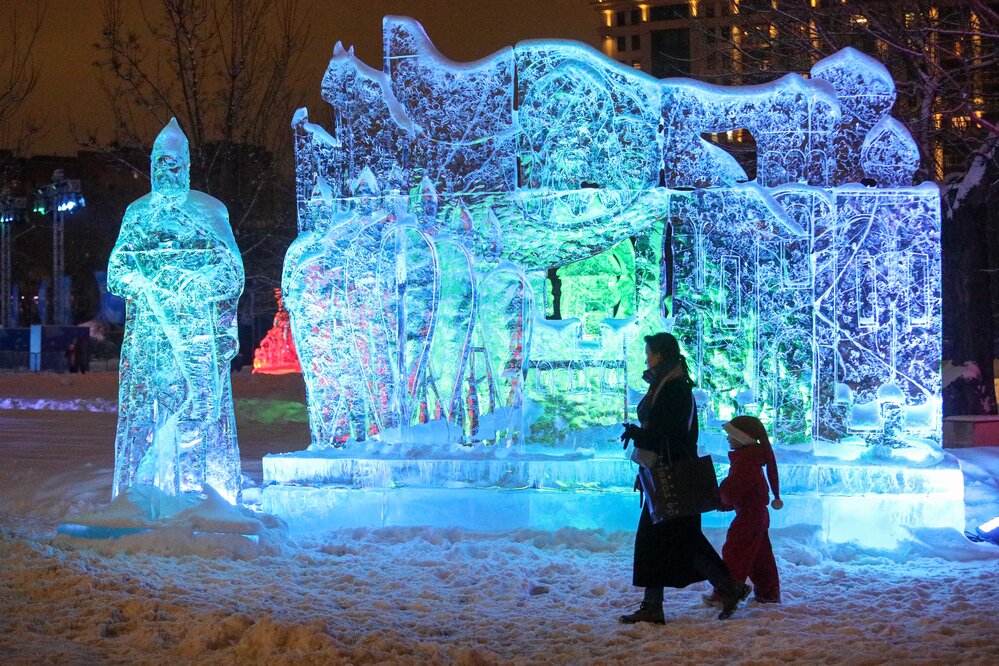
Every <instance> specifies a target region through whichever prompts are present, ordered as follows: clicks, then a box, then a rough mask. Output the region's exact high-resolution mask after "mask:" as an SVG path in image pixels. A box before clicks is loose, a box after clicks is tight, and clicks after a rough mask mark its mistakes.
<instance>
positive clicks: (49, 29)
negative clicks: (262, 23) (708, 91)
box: [5, 0, 597, 155]
mask: <svg viewBox="0 0 999 666" xmlns="http://www.w3.org/2000/svg"><path fill="white" fill-rule="evenodd" d="M5 1H6V0H5ZM29 2H38V3H40V4H45V5H46V6H47V8H48V9H47V13H46V17H45V24H44V26H43V29H42V33H41V35H40V36H39V41H38V43H37V46H36V49H35V61H36V65H37V66H38V68H39V70H40V76H39V81H38V86H37V87H36V89H35V91H34V92H33V93H32V95H31V97H29V99H28V101H27V102H26V103H25V105H24V107H23V108H22V111H21V113H20V114H19V117H18V118H15V122H18V121H19V120H20V119H21V118H23V117H26V116H27V117H30V118H32V119H33V120H34V122H36V123H38V124H40V125H42V127H43V132H44V136H42V137H41V138H40V139H38V140H37V141H36V142H35V144H34V145H33V147H32V148H33V150H32V152H33V153H34V154H59V155H68V154H74V153H75V152H76V151H77V150H78V149H79V146H78V145H77V144H76V142H75V141H74V139H73V136H72V134H71V132H70V124H71V123H75V124H76V125H77V126H78V127H79V128H80V130H82V131H89V130H97V131H98V132H99V135H100V136H102V137H104V138H107V137H108V124H109V123H110V122H111V116H110V114H109V113H108V112H107V110H106V109H107V104H108V102H107V100H106V98H105V97H104V95H103V93H102V91H101V90H100V89H99V87H98V86H97V83H96V74H97V71H96V69H95V68H94V67H92V66H91V63H92V62H93V61H94V60H95V59H96V56H97V52H96V51H95V50H94V48H93V44H94V43H95V42H97V41H98V39H99V38H100V28H101V6H102V3H101V1H100V0H28V2H24V3H23V5H22V8H23V9H22V10H21V11H22V12H23V11H24V9H27V8H29V7H30V5H29ZM154 2H155V0H146V4H147V5H152V4H153V3H154ZM300 2H301V4H302V7H303V10H305V11H308V12H309V15H310V16H311V17H312V21H311V25H312V32H311V35H310V37H311V43H310V45H309V48H308V50H307V51H305V53H304V56H303V62H304V64H305V66H306V67H307V68H308V71H307V76H306V80H307V81H311V82H313V83H312V84H311V85H312V86H313V88H312V90H306V91H303V92H302V95H303V96H302V101H301V104H302V105H307V106H309V107H310V108H315V107H316V106H317V105H318V104H321V103H323V102H321V100H320V98H319V85H320V81H321V79H322V74H323V71H324V69H325V68H326V64H327V63H328V61H329V57H330V55H331V54H332V52H333V45H334V44H335V43H336V41H337V40H341V41H342V42H343V43H344V45H345V46H350V45H354V47H355V53H356V54H357V56H358V57H359V58H360V59H361V60H363V61H364V62H365V63H367V64H368V65H370V66H372V67H375V68H376V69H381V66H382V42H381V39H382V36H381V35H382V33H381V20H382V17H383V16H384V15H386V14H395V15H402V16H411V17H413V18H415V19H417V20H418V21H420V22H421V23H422V24H423V27H424V28H425V29H426V31H427V34H428V35H429V37H430V39H431V40H432V41H433V42H434V44H435V45H436V46H437V48H438V49H440V51H441V52H442V53H443V54H444V55H445V56H447V57H448V58H451V59H452V60H457V61H467V60H476V59H478V58H482V57H484V56H487V55H489V54H490V53H493V52H494V51H496V50H497V49H500V48H502V47H503V46H512V45H513V44H515V43H517V42H518V41H520V40H524V39H537V38H563V39H575V40H579V41H585V42H587V43H590V44H593V43H595V41H596V39H595V38H596V34H597V17H596V15H595V12H594V11H593V9H591V7H590V3H589V0H300ZM124 4H125V6H126V7H127V8H128V9H129V10H133V11H134V10H136V9H138V7H139V4H140V3H139V2H138V1H137V0H125V2H124ZM26 13H27V12H25V14H26ZM22 20H23V17H22ZM137 25H141V24H138V23H137ZM293 112H294V109H288V120H289V123H290V121H291V116H292V113H293ZM290 139H291V137H290V134H289V141H290Z"/></svg>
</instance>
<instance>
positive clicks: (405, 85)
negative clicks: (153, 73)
mask: <svg viewBox="0 0 999 666" xmlns="http://www.w3.org/2000/svg"><path fill="white" fill-rule="evenodd" d="M384 40H385V42H384V50H385V65H384V67H383V68H382V69H381V70H375V69H372V68H370V67H368V66H367V65H365V64H363V63H361V62H360V61H358V60H357V58H356V57H355V56H354V54H353V52H352V50H350V49H344V48H343V47H342V46H341V45H340V44H337V45H336V48H335V49H334V53H333V57H332V59H331V61H330V64H329V68H328V69H327V72H326V76H325V77H324V79H323V84H322V93H323V97H324V99H325V100H326V101H327V102H329V103H330V105H331V106H332V111H333V125H332V130H331V131H327V130H325V129H323V128H322V127H320V126H318V125H316V124H313V123H311V122H309V119H308V115H307V113H306V112H305V110H304V109H302V110H300V111H299V112H298V113H296V115H295V119H294V122H293V127H294V130H295V136H296V173H297V177H298V211H299V220H298V224H299V231H300V235H299V237H298V239H297V240H296V241H295V242H294V243H293V245H292V247H291V248H290V250H289V251H288V254H287V257H286V261H285V272H284V283H283V288H284V293H285V294H286V300H287V304H288V309H289V311H290V313H291V318H292V328H293V331H294V336H295V342H296V346H297V347H298V349H299V353H300V355H301V360H302V368H303V374H304V377H305V381H306V385H307V390H308V401H309V410H310V423H311V427H312V447H313V449H323V448H327V447H343V446H349V445H350V444H351V442H359V441H362V440H368V442H369V443H368V444H367V446H369V447H370V446H373V444H371V442H372V441H375V442H381V443H383V444H385V445H387V446H389V448H391V447H393V446H394V447H396V451H397V452H401V451H402V450H404V448H405V446H406V445H407V444H412V443H414V442H417V441H427V442H436V443H437V448H438V453H439V452H440V451H444V450H448V449H450V450H451V451H452V452H453V451H456V450H460V449H461V448H462V447H474V446H475V445H476V444H477V443H485V444H487V445H498V446H496V447H495V451H496V452H497V455H499V453H498V452H499V451H501V450H505V449H510V448H513V449H515V450H520V451H522V450H523V447H524V446H531V445H544V446H548V447H556V448H558V447H560V446H561V447H563V448H564V447H565V445H566V443H567V442H575V443H576V444H579V443H580V442H583V441H587V442H588V445H589V446H591V447H595V448H601V447H607V446H610V445H611V444H610V443H609V441H608V439H609V438H608V437H607V431H606V430H605V429H600V428H597V427H595V426H599V425H601V424H610V423H614V422H619V421H620V420H622V419H623V418H625V417H626V416H627V415H628V413H629V397H630V398H632V399H633V397H634V391H633V389H640V388H641V383H640V380H639V376H640V374H641V371H642V369H643V367H642V363H641V360H642V347H643V341H642V335H643V334H647V333H651V332H654V331H658V330H662V329H663V328H667V329H670V328H671V329H672V330H673V332H674V334H676V335H677V337H678V338H679V339H680V341H681V343H682V345H683V346H684V349H685V352H686V354H687V357H688V359H689V361H690V365H691V368H692V371H693V372H694V374H695V376H696V379H697V381H698V396H699V406H700V409H701V410H702V419H703V421H702V422H703V424H704V425H705V426H707V429H708V430H709V431H710V429H711V428H712V427H716V426H717V425H718V424H719V423H721V422H722V421H724V420H726V419H728V418H730V417H731V416H732V415H733V414H735V413H736V412H740V413H750V414H756V415H758V416H760V418H762V419H763V420H764V421H765V422H766V423H767V424H768V426H769V427H770V430H771V432H772V433H773V435H774V439H775V441H776V443H777V444H778V445H779V446H790V445H795V446H803V447H808V446H809V445H810V443H811V442H813V441H814V440H817V439H818V440H829V441H831V442H842V443H843V446H844V447H847V446H852V445H853V443H854V442H856V441H858V440H859V441H863V442H866V444H867V445H869V446H870V445H873V446H877V447H881V448H882V449H884V450H886V451H891V450H896V449H902V448H906V447H909V446H914V445H916V444H917V443H918V444H927V443H929V444H930V445H933V446H936V445H938V444H939V439H940V427H941V426H940V414H939V411H940V400H939V396H940V374H939V358H940V250H939V247H940V246H939V234H940V214H939V196H938V192H937V190H936V188H935V187H934V186H933V185H932V184H923V185H921V186H918V187H914V186H913V184H912V178H913V173H914V171H915V167H916V165H917V163H918V158H919V156H918V152H917V151H916V148H915V144H914V142H913V141H912V138H911V136H910V135H909V134H908V132H907V130H906V129H905V127H904V126H902V124H901V123H899V122H898V121H897V120H894V119H892V118H891V117H890V116H889V113H890V111H891V107H892V105H893V103H894V100H895V87H894V83H893V81H892V80H891V77H890V75H889V74H888V72H887V70H885V68H884V67H883V66H882V65H880V64H879V63H877V62H876V61H874V60H873V59H871V58H869V57H867V56H865V55H863V54H861V53H859V52H857V51H854V50H852V49H845V50H844V51H841V52H840V53H838V54H835V55H833V56H832V57H830V58H827V59H825V60H823V61H821V62H819V63H817V64H816V65H815V67H814V68H813V69H812V71H811V72H810V75H811V78H807V79H806V78H804V77H802V76H799V75H794V74H792V75H788V76H785V77H783V78H781V79H779V80H777V81H773V82H771V83H768V84H765V85H759V86H749V87H722V86H716V85H709V84H704V83H700V82H696V81H691V80H686V79H665V80H657V79H655V78H652V77H650V76H648V75H646V74H644V73H642V72H639V71H636V70H634V69H632V68H629V67H626V66H623V65H621V64H619V63H616V62H614V61H612V60H610V59H608V58H606V57H605V56H603V55H602V54H600V53H598V52H597V51H595V50H593V49H591V48H589V47H586V46H583V45H581V44H575V43H571V42H561V41H531V42H524V43H521V44H518V45H516V46H515V47H513V48H512V49H510V48H508V49H503V50H501V51H499V52H498V53H496V54H494V55H492V56H490V57H488V58H485V59H483V60H480V61H478V62H474V63H468V64H459V63H454V62H451V61H449V60H447V59H446V58H444V57H443V56H442V55H440V54H439V53H438V52H437V51H436V49H435V48H434V46H433V44H432V43H431V42H430V40H429V39H428V38H427V36H426V34H425V33H424V32H423V29H422V27H421V26H420V25H419V24H418V23H416V22H415V21H413V20H411V19H406V18H399V17H387V18H386V19H385V23H384ZM722 135H728V136H729V137H730V138H733V140H736V141H742V140H746V141H747V142H748V141H749V140H752V141H754V142H755V150H756V158H757V159H756V176H755V179H753V180H748V178H747V175H746V172H745V171H744V170H743V168H742V167H741V166H739V164H738V163H737V162H736V161H735V159H734V158H733V157H732V156H731V155H730V154H729V153H728V152H726V151H725V150H724V149H723V148H722V147H721V146H719V145H717V143H715V142H716V141H717V140H718V138H719V137H720V136H722ZM862 180H863V181H864V183H865V185H867V184H870V186H860V185H857V184H856V183H858V182H860V181H862ZM556 310H557V311H558V314H559V316H560V318H561V320H562V321H554V319H555V315H556ZM629 390H632V391H631V393H629ZM580 431H584V432H590V433H592V436H591V437H590V438H589V440H587V438H586V437H583V438H582V439H580V438H579V437H576V436H575V435H573V436H571V437H570V436H569V434H570V433H572V432H576V433H578V432H580ZM456 447H457V448H456Z"/></svg>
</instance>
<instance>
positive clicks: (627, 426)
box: [621, 423, 642, 448]
mask: <svg viewBox="0 0 999 666" xmlns="http://www.w3.org/2000/svg"><path fill="white" fill-rule="evenodd" d="M622 425H623V426H624V432H623V433H621V441H622V442H624V448H628V442H629V441H635V440H636V439H638V438H639V437H640V436H641V434H642V427H641V426H638V425H635V424H634V423H624V424H622Z"/></svg>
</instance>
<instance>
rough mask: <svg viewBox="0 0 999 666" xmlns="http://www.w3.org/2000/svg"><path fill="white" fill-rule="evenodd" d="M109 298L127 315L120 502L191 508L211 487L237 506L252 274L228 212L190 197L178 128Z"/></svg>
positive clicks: (119, 247) (164, 146)
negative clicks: (127, 497) (238, 404)
mask: <svg viewBox="0 0 999 666" xmlns="http://www.w3.org/2000/svg"><path fill="white" fill-rule="evenodd" d="M108 289H109V291H111V292H112V293H114V294H116V295H118V296H121V297H122V298H124V299H125V300H126V303H127V314H126V322H125V338H124V342H123V344H122V352H121V368H120V375H121V377H120V389H119V411H118V431H117V436H116V441H115V475H114V489H113V495H114V496H117V495H118V494H119V493H121V492H124V491H125V490H127V489H129V488H130V487H133V486H155V487H156V488H157V489H158V490H159V491H160V493H159V494H158V495H157V496H164V497H170V498H177V499H178V500H180V498H181V497H182V495H183V494H184V493H201V492H203V490H204V486H206V485H209V486H211V487H212V488H214V489H215V491H217V492H218V493H219V494H220V495H221V496H222V497H224V498H225V499H227V500H228V501H230V502H235V501H236V500H237V499H238V496H239V488H240V485H239V484H240V463H239V450H238V446H237V443H236V424H235V420H234V418H233V407H232V388H231V383H230V377H229V364H230V361H231V360H232V358H233V357H234V356H235V355H236V352H237V350H238V348H239V337H238V334H237V329H236V302H237V300H238V299H239V296H240V294H241V293H242V291H243V262H242V259H241V257H240V253H239V248H237V247H236V241H235V238H234V237H233V234H232V230H231V229H230V227H229V215H228V212H227V211H226V208H225V206H224V205H223V204H222V202H221V201H219V200H217V199H215V198H213V197H210V196H208V195H207V194H204V193H203V192H198V191H194V190H191V189H190V154H189V149H188V142H187V137H185V136H184V133H183V132H182V131H181V129H180V127H179V126H178V125H177V121H176V120H175V119H174V120H171V121H170V123H169V124H168V125H167V126H166V127H165V128H164V129H163V131H162V132H160V134H159V136H157V138H156V141H155V143H154V145H153V153H152V192H150V193H149V194H147V195H146V196H144V197H142V198H140V199H138V200H137V201H135V202H133V203H132V204H131V205H129V207H128V209H127V210H126V211H125V217H124V219H123V220H122V224H121V233H120V235H119V236H118V241H117V243H116V244H115V246H114V249H113V250H112V252H111V257H110V259H109V262H108ZM178 506H179V504H178ZM163 510H164V511H165V512H167V511H169V510H170V508H169V507H163Z"/></svg>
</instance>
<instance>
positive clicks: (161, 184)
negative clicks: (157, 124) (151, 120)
mask: <svg viewBox="0 0 999 666" xmlns="http://www.w3.org/2000/svg"><path fill="white" fill-rule="evenodd" d="M150 163H151V164H150V171H151V172H152V173H151V175H152V181H153V192H155V193H156V194H159V195H161V196H165V197H181V196H186V195H187V192H188V191H189V190H190V188H191V150H190V145H189V144H188V142H187V137H186V136H184V132H183V131H181V129H180V125H178V124H177V119H176V118H171V119H170V122H168V123H167V124H166V127H164V128H163V129H162V131H160V133H159V135H157V137H156V141H154V142H153V154H152V159H151V160H150Z"/></svg>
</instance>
